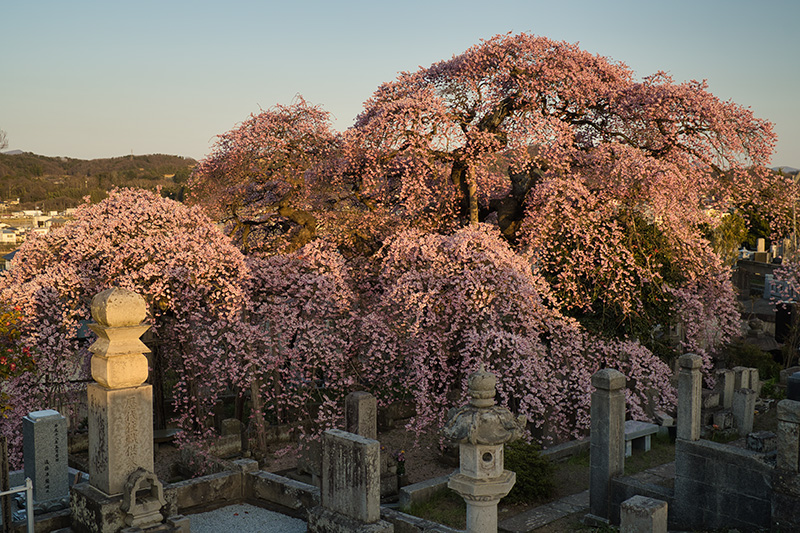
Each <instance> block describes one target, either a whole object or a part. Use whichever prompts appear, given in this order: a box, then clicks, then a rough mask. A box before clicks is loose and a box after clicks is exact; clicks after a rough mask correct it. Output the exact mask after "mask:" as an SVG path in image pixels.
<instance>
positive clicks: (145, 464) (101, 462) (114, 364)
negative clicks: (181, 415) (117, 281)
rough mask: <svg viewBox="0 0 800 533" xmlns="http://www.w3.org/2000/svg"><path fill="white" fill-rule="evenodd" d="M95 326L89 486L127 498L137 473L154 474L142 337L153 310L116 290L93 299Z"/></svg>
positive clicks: (150, 394) (136, 297)
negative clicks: (127, 489) (131, 479)
mask: <svg viewBox="0 0 800 533" xmlns="http://www.w3.org/2000/svg"><path fill="white" fill-rule="evenodd" d="M92 317H93V318H94V319H95V321H96V322H97V323H96V324H91V325H90V326H89V327H90V328H91V329H92V331H94V332H95V333H96V334H97V336H98V337H99V338H98V339H97V341H96V342H95V343H94V344H92V346H91V347H90V348H89V350H90V351H91V352H92V353H93V354H94V355H93V357H92V361H91V368H92V377H93V378H94V380H95V381H96V383H90V384H89V386H88V387H87V393H88V397H89V483H90V485H91V486H93V487H94V488H96V489H98V490H100V491H102V492H103V493H105V494H107V495H117V494H121V493H122V491H123V489H124V487H125V483H126V481H127V480H128V476H130V475H131V474H132V473H133V472H134V471H136V470H137V469H138V468H143V469H144V470H146V471H148V472H152V471H153V391H152V386H150V385H145V384H144V381H145V380H146V379H147V358H146V357H145V356H144V353H147V352H148V351H149V350H148V348H147V346H145V345H144V344H143V343H142V342H141V341H140V340H139V337H140V336H141V335H142V334H143V333H144V332H145V331H147V329H148V328H149V326H148V325H147V324H145V323H144V320H145V318H146V317H147V307H146V305H145V302H144V299H143V298H142V297H141V296H139V295H138V294H136V293H134V292H130V291H127V290H124V289H119V288H112V289H108V290H106V291H103V292H101V293H100V294H98V295H96V296H95V297H94V299H93V300H92Z"/></svg>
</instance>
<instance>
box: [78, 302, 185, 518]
mask: <svg viewBox="0 0 800 533" xmlns="http://www.w3.org/2000/svg"><path fill="white" fill-rule="evenodd" d="M92 317H93V318H94V319H95V321H96V322H97V323H96V324H91V325H90V326H89V327H90V328H91V329H92V331H94V332H95V333H96V334H97V336H98V337H99V338H98V339H97V341H96V342H95V343H94V344H92V346H91V347H90V348H89V350H90V351H91V352H92V354H93V356H92V361H91V369H92V377H93V378H94V380H95V383H90V384H89V385H88V387H87V396H88V400H89V483H88V484H87V483H81V484H78V485H74V486H73V487H72V489H71V493H70V508H71V510H72V530H73V531H76V532H77V533H84V532H92V533H117V532H119V531H126V532H129V531H132V530H136V531H140V530H143V529H145V528H149V529H148V530H151V529H153V528H160V529H158V530H159V531H175V530H176V529H175V527H172V526H168V525H166V524H163V522H162V521H163V518H164V516H163V515H162V514H161V510H162V508H163V506H164V498H163V487H162V485H161V482H160V481H159V480H158V478H157V477H156V476H155V474H153V392H152V387H151V386H150V385H146V384H145V383H144V381H145V379H147V358H146V357H145V356H144V353H146V352H148V351H149V350H148V349H147V347H146V346H145V345H144V344H143V343H142V342H141V341H140V340H139V337H140V336H141V335H142V334H143V333H144V332H145V331H146V330H147V328H148V327H149V326H148V325H147V324H146V323H145V322H144V320H145V319H146V317H147V307H146V305H145V302H144V299H143V298H142V297H141V296H139V295H138V294H136V293H134V292H130V291H127V290H124V289H119V288H112V289H108V290H106V291H103V292H101V293H100V294H98V295H96V296H95V297H94V299H92ZM126 526H129V527H127V528H126ZM182 527H183V526H182ZM132 528H133V529H132ZM184 529H185V528H184Z"/></svg>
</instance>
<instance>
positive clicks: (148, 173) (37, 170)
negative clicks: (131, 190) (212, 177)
mask: <svg viewBox="0 0 800 533" xmlns="http://www.w3.org/2000/svg"><path fill="white" fill-rule="evenodd" d="M196 164H197V161H195V160H194V159H191V158H188V157H180V156H174V155H164V154H151V155H129V156H122V157H112V158H106V159H90V160H86V159H74V158H71V157H48V156H43V155H37V154H33V153H30V152H20V151H19V150H13V151H12V152H11V153H2V154H0V199H2V200H14V199H16V198H19V199H20V204H21V208H30V207H34V206H35V207H39V208H42V209H44V210H56V211H62V210H64V209H66V208H67V207H74V206H76V205H78V204H80V203H81V202H82V201H83V200H82V199H83V197H84V196H87V195H88V196H91V197H92V200H93V201H99V200H100V199H102V198H104V197H105V196H106V191H108V190H110V189H112V188H113V187H140V188H143V189H155V188H156V187H158V186H160V187H161V188H162V194H164V195H165V196H171V197H173V198H176V199H182V198H183V187H184V185H185V183H186V181H187V179H188V178H189V173H190V172H191V169H192V167H194V166H195V165H196Z"/></svg>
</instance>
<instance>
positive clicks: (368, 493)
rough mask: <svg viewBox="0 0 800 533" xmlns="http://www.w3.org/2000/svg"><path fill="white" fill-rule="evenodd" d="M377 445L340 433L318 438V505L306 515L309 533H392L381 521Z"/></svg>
mask: <svg viewBox="0 0 800 533" xmlns="http://www.w3.org/2000/svg"><path fill="white" fill-rule="evenodd" d="M379 461H380V443H379V442H378V441H376V440H373V439H367V438H365V437H362V436H360V435H356V434H354V433H348V432H346V431H342V430H340V429H329V430H327V431H326V432H325V433H324V435H323V436H322V487H320V491H321V495H320V496H321V498H320V503H321V505H319V506H317V507H315V508H313V509H312V510H311V511H310V512H309V513H308V531H309V532H311V533H334V532H335V533H338V532H341V533H344V532H355V533H359V532H363V533H367V532H369V533H392V532H393V531H394V526H393V525H392V524H390V523H388V522H385V521H383V520H381V519H380V518H381V510H380V503H381V494H380V464H379Z"/></svg>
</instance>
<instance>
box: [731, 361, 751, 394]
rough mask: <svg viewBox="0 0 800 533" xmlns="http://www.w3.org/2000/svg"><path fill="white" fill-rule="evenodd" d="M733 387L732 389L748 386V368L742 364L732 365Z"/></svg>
mask: <svg viewBox="0 0 800 533" xmlns="http://www.w3.org/2000/svg"><path fill="white" fill-rule="evenodd" d="M733 373H734V378H733V388H734V390H739V389H749V388H750V369H749V368H747V367H744V366H735V367H733Z"/></svg>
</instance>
